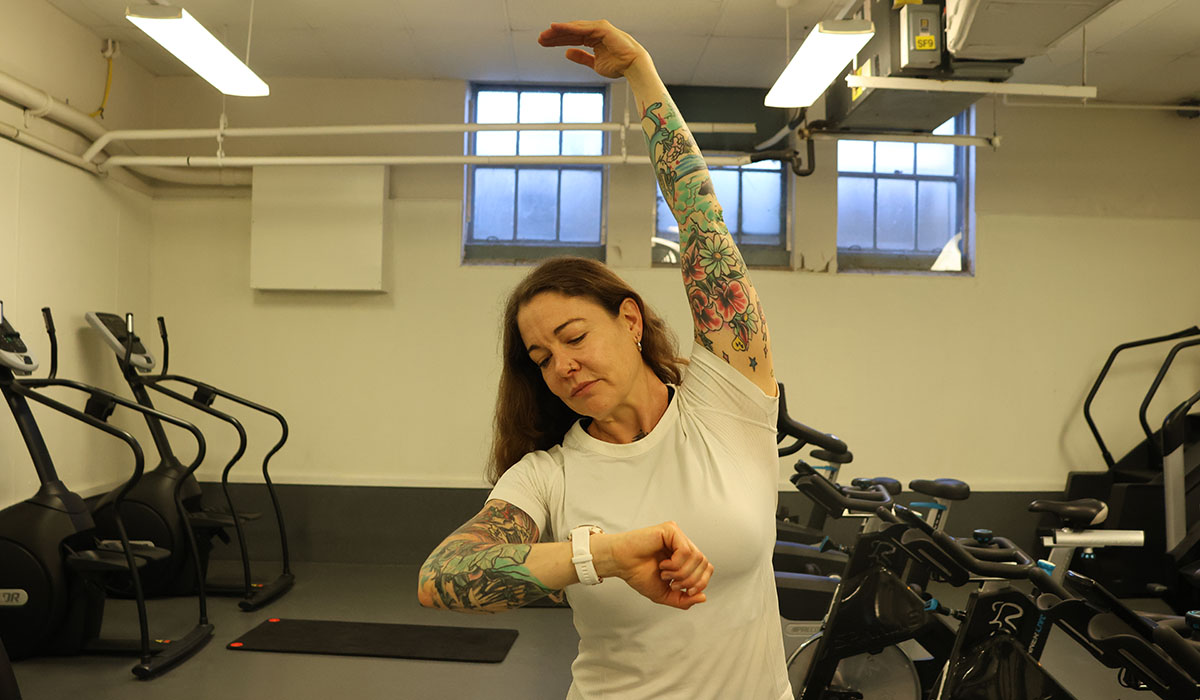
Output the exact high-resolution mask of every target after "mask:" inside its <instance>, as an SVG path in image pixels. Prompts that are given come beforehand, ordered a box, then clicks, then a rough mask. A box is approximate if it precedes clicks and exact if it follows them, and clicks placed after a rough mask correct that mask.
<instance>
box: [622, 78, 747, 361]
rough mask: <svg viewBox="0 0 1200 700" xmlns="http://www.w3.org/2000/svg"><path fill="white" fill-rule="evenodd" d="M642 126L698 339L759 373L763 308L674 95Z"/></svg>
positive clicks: (655, 106)
mask: <svg viewBox="0 0 1200 700" xmlns="http://www.w3.org/2000/svg"><path fill="white" fill-rule="evenodd" d="M642 128H643V131H644V132H645V134H646V140H647V144H648V146H649V150H650V158H651V162H652V163H653V165H654V170H655V174H656V175H657V177H658V183H659V186H660V187H661V188H662V193H663V198H664V199H665V200H666V201H667V204H668V205H669V206H670V207H671V211H672V212H673V213H674V215H675V218H676V220H677V221H678V222H679V252H680V264H681V266H682V273H683V283H684V288H685V289H686V291H687V295H688V302H689V303H690V305H691V308H692V319H693V321H694V324H695V331H696V340H697V342H699V343H700V344H702V345H703V346H704V347H705V348H707V349H708V350H709V351H711V352H713V353H716V354H717V355H720V356H721V357H723V358H724V359H725V361H726V362H730V364H734V363H733V362H732V361H731V360H730V357H729V352H728V351H729V350H732V351H734V353H735V354H742V355H743V357H742V359H741V360H740V362H739V363H737V365H736V366H737V367H738V369H739V370H741V371H743V372H751V373H752V372H755V371H757V368H758V364H759V363H760V361H761V359H762V358H765V357H766V353H767V341H766V322H765V319H764V318H763V313H762V305H761V304H760V303H759V301H758V295H757V293H756V292H755V290H754V288H753V287H752V286H751V285H750V280H749V277H748V276H747V271H746V263H745V261H744V260H743V259H742V255H741V253H740V252H739V251H738V249H737V245H736V244H735V243H734V240H733V237H732V236H731V235H730V234H729V229H728V228H727V227H726V225H725V218H724V215H723V213H722V211H721V205H720V204H719V203H718V202H717V198H716V194H715V193H714V191H713V184H712V179H711V178H710V177H709V174H708V167H707V166H706V165H705V163H704V158H703V156H701V155H700V149H699V148H698V147H697V146H696V142H695V141H694V140H693V139H692V135H691V133H690V132H689V131H688V129H687V126H686V125H685V124H684V122H683V119H682V118H681V117H680V116H679V114H678V112H677V110H676V109H675V105H674V104H672V103H671V102H670V100H669V99H664V100H663V101H661V102H654V103H651V104H650V105H648V106H647V107H646V109H645V111H644V112H643V116H642Z"/></svg>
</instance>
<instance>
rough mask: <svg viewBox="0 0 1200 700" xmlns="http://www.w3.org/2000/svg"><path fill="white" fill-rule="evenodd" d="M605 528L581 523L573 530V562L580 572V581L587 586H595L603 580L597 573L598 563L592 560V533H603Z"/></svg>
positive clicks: (577, 571) (578, 572)
mask: <svg viewBox="0 0 1200 700" xmlns="http://www.w3.org/2000/svg"><path fill="white" fill-rule="evenodd" d="M603 532H604V531H603V530H601V529H600V528H598V527H596V526H595V525H581V526H579V527H577V528H575V529H574V530H571V563H572V564H574V565H575V572H576V573H577V574H579V582H580V583H582V584H584V585H585V586H595V585H596V584H598V583H600V581H601V580H602V579H601V578H600V577H599V576H598V575H597V574H596V565H595V562H593V561H592V545H591V541H592V535H593V534H595V535H599V534H603Z"/></svg>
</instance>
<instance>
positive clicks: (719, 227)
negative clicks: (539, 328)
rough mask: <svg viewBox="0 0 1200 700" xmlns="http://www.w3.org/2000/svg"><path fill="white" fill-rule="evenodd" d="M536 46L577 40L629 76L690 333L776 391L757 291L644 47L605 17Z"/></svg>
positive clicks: (551, 32)
mask: <svg viewBox="0 0 1200 700" xmlns="http://www.w3.org/2000/svg"><path fill="white" fill-rule="evenodd" d="M539 41H540V42H541V44H542V45H543V46H578V45H583V46H587V47H589V48H591V49H592V53H589V52H587V51H584V50H582V49H576V48H571V49H568V50H567V58H569V59H570V60H572V61H575V62H576V63H579V64H582V65H585V66H588V67H589V68H592V69H594V70H595V71H596V72H597V73H599V74H600V75H603V76H605V77H607V78H618V77H621V76H624V77H625V79H626V80H628V81H629V86H630V88H631V89H632V90H633V95H634V98H635V99H636V100H637V108H638V113H639V114H641V115H642V130H643V132H644V133H645V136H646V143H647V146H648V148H649V151H650V161H651V164H652V165H653V166H654V171H655V174H656V175H657V177H658V184H659V187H660V188H661V189H662V193H663V198H664V199H666V201H667V204H668V205H669V206H670V207H671V211H672V213H674V215H675V219H676V221H678V222H679V251H680V262H681V265H682V272H683V284H684V291H685V292H686V293H687V295H688V301H689V303H690V304H691V308H692V324H693V328H694V330H695V336H696V341H697V342H699V343H700V344H702V345H703V346H704V347H705V348H707V349H708V350H710V351H712V352H713V353H714V354H715V355H716V356H717V357H720V358H722V359H724V360H725V361H726V362H728V363H729V364H730V365H732V366H733V367H734V368H735V369H737V370H738V371H739V372H741V373H742V374H743V375H745V376H746V377H747V378H749V379H750V381H752V382H754V383H755V384H756V385H758V387H759V388H761V389H762V390H763V391H764V392H765V393H766V394H768V395H770V396H774V395H775V393H776V385H775V370H774V360H773V358H772V356H771V351H770V341H769V339H768V336H767V321H766V317H765V316H763V309H762V304H761V303H760V302H759V299H758V292H757V291H756V290H755V288H754V285H753V284H751V282H750V274H749V271H748V270H747V269H746V263H745V261H744V260H743V259H742V255H741V253H740V252H739V251H738V249H737V245H736V243H735V242H734V240H733V236H732V235H730V233H729V229H728V228H727V227H726V226H725V218H724V216H723V214H722V211H721V205H720V203H718V202H717V197H716V194H715V193H714V191H713V184H712V178H711V177H709V173H708V167H707V166H706V165H705V163H704V158H703V156H702V155H701V154H700V149H699V148H698V147H697V146H696V141H695V140H694V139H693V138H692V134H691V132H690V131H688V128H687V124H685V123H684V121H683V116H682V115H680V114H679V110H678V109H676V108H675V103H674V102H673V101H672V100H671V96H670V94H668V93H667V88H666V86H665V85H663V82H662V80H661V79H660V78H659V76H658V72H657V70H656V69H655V67H654V62H653V60H652V59H651V58H650V54H649V53H647V52H646V50H645V49H644V48H642V46H641V45H640V44H638V43H637V41H635V40H634V39H633V37H631V36H629V35H628V34H626V33H625V32H623V31H621V30H619V29H617V28H616V27H613V26H612V25H611V24H609V23H608V22H606V21H599V22H567V23H562V24H552V25H550V29H548V30H546V31H545V32H542V35H541V36H540V37H539Z"/></svg>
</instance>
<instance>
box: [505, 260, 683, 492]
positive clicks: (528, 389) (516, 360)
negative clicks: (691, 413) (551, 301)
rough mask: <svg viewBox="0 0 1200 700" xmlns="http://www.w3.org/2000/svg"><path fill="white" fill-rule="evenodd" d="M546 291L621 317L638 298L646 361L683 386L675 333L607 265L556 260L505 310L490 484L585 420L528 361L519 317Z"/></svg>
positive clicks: (537, 271)
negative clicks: (584, 301)
mask: <svg viewBox="0 0 1200 700" xmlns="http://www.w3.org/2000/svg"><path fill="white" fill-rule="evenodd" d="M542 292H558V293H559V294H563V295H566V296H569V297H585V298H587V299H590V300H592V301H594V302H596V303H597V304H599V305H600V306H601V307H602V308H604V310H605V311H607V312H608V313H609V314H611V315H612V317H613V318H616V317H617V315H618V313H619V310H620V308H621V302H623V301H625V300H626V299H633V301H634V302H636V303H637V305H638V309H639V310H641V312H642V360H643V361H644V362H645V363H646V364H647V365H648V366H649V367H650V369H652V370H653V371H654V374H655V375H657V376H658V378H659V379H661V380H662V381H663V382H664V383H666V384H679V381H680V379H681V377H682V374H681V372H680V367H681V366H682V365H684V364H686V362H687V361H686V360H683V359H681V358H680V357H678V354H679V350H678V347H677V345H676V342H675V334H674V333H672V332H671V329H670V328H669V327H667V324H666V322H664V321H663V320H662V319H661V318H660V317H659V316H658V315H657V314H655V313H654V312H653V311H652V310H650V309H649V308H648V307H647V306H646V304H645V303H644V302H643V301H642V297H641V295H639V294H638V293H637V292H635V291H633V288H632V287H630V286H629V284H628V283H626V282H625V280H623V279H621V278H620V277H618V276H617V275H616V274H615V273H614V272H613V271H612V270H610V269H608V268H607V267H605V265H604V264H603V263H600V262H597V261H595V260H589V259H587V258H574V257H560V258H551V259H549V260H546V261H545V262H543V263H542V264H540V265H538V266H537V267H536V268H534V269H533V271H532V272H530V273H529V274H528V275H526V276H525V279H524V280H522V281H521V283H520V284H518V285H517V286H516V288H515V289H513V291H512V294H511V295H509V297H508V304H507V305H506V306H505V308H504V328H503V339H502V341H501V342H502V344H503V352H504V362H503V367H502V368H501V371H500V391H499V395H498V396H497V398H496V418H495V422H494V426H495V434H494V436H493V438H492V458H491V463H490V464H489V465H488V480H489V481H491V483H492V484H495V483H496V482H497V481H499V480H500V477H501V476H502V475H503V474H504V472H506V471H508V469H509V467H511V466H512V465H514V464H516V463H517V462H518V461H520V459H521V458H522V457H524V456H525V455H526V454H528V453H530V452H533V451H534V450H545V449H549V448H550V447H553V446H554V445H557V444H559V443H561V442H562V440H563V436H565V435H566V434H567V430H569V429H570V428H571V426H572V425H574V423H575V421H577V420H579V418H580V415H579V414H578V413H575V412H574V411H572V410H571V409H570V408H567V405H566V404H564V403H563V402H562V401H561V400H560V399H559V398H558V397H557V396H555V395H554V394H553V393H551V391H550V388H549V387H547V386H546V382H545V380H543V379H542V373H541V370H539V369H538V367H537V365H536V364H534V362H533V360H531V359H529V354H528V352H527V351H526V349H525V343H524V341H522V339H521V331H520V329H519V328H517V312H519V311H520V310H521V307H522V306H524V305H525V304H527V303H529V301H530V300H532V299H533V298H534V297H535V296H537V295H538V294H541V293H542Z"/></svg>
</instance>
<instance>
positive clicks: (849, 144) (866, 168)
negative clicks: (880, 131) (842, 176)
mask: <svg viewBox="0 0 1200 700" xmlns="http://www.w3.org/2000/svg"><path fill="white" fill-rule="evenodd" d="M837 148H838V156H837V158H838V160H837V169H838V170H840V171H842V172H847V173H872V172H875V142H873V141H850V140H848V139H844V140H841V141H838V142H837Z"/></svg>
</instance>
